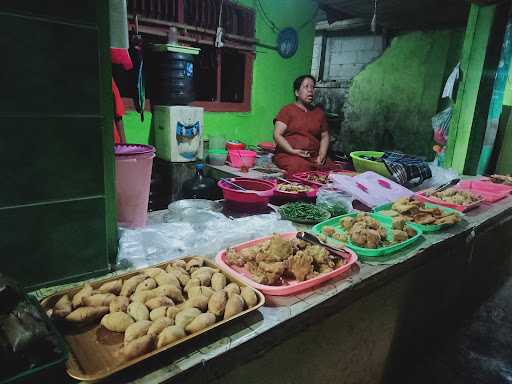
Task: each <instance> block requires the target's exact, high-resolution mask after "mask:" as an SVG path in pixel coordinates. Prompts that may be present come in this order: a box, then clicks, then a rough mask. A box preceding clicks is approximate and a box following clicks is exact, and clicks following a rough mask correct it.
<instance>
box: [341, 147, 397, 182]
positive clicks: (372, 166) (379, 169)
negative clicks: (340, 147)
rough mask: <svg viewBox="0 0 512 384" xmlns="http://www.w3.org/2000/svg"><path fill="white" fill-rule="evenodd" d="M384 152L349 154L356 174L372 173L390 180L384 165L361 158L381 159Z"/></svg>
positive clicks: (356, 152)
mask: <svg viewBox="0 0 512 384" xmlns="http://www.w3.org/2000/svg"><path fill="white" fill-rule="evenodd" d="M383 155H384V152H376V151H355V152H350V157H352V162H353V163H354V168H355V169H356V171H357V172H359V173H362V172H367V171H372V172H375V173H378V174H379V175H382V176H384V177H387V178H391V174H390V173H389V171H388V169H387V168H386V165H385V164H384V163H380V162H378V161H373V160H366V159H363V158H362V157H361V156H370V157H382V156H383Z"/></svg>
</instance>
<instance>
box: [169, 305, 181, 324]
mask: <svg viewBox="0 0 512 384" xmlns="http://www.w3.org/2000/svg"><path fill="white" fill-rule="evenodd" d="M182 309H183V308H181V307H168V308H167V312H165V317H167V318H168V319H171V320H172V323H173V324H174V319H175V318H176V315H177V314H178V313H180V312H181V310H182Z"/></svg>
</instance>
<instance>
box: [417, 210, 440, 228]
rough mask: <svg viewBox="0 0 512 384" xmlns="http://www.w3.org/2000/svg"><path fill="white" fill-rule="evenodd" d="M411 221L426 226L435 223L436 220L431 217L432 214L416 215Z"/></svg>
mask: <svg viewBox="0 0 512 384" xmlns="http://www.w3.org/2000/svg"><path fill="white" fill-rule="evenodd" d="M413 220H414V222H415V223H418V224H422V225H428V224H432V223H433V222H434V221H436V218H435V217H434V216H433V214H432V213H426V212H425V213H418V214H416V215H414V217H413Z"/></svg>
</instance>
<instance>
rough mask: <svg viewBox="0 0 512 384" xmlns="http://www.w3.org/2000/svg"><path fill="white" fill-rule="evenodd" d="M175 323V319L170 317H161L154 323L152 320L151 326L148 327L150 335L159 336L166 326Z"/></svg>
mask: <svg viewBox="0 0 512 384" xmlns="http://www.w3.org/2000/svg"><path fill="white" fill-rule="evenodd" d="M171 325H174V319H169V318H168V317H161V318H159V319H157V320H155V321H153V323H151V322H150V327H149V328H148V331H147V333H148V335H151V336H154V337H157V336H158V335H159V334H160V332H162V331H163V330H164V329H165V328H167V327H170V326H171Z"/></svg>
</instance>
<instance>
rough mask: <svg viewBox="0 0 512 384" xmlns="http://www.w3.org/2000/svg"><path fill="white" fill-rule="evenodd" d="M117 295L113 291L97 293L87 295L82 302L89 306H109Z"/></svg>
mask: <svg viewBox="0 0 512 384" xmlns="http://www.w3.org/2000/svg"><path fill="white" fill-rule="evenodd" d="M115 298H116V295H114V294H112V293H97V294H95V295H91V296H85V297H84V298H83V299H82V302H83V303H84V305H85V306H87V307H108V306H109V305H110V303H111V302H112V300H114V299H115Z"/></svg>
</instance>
